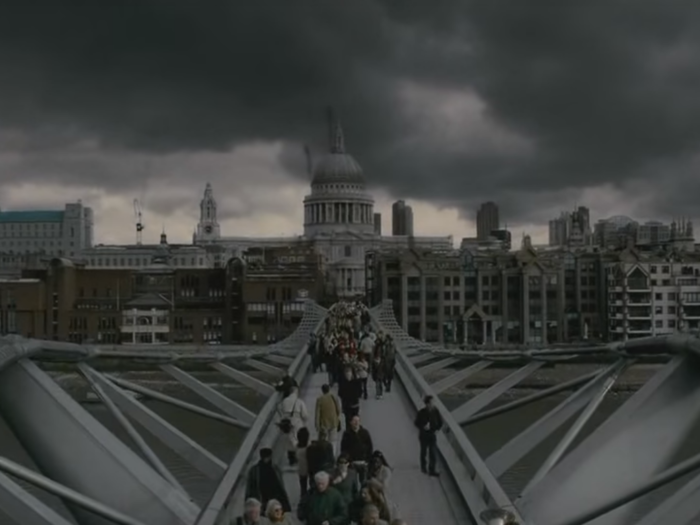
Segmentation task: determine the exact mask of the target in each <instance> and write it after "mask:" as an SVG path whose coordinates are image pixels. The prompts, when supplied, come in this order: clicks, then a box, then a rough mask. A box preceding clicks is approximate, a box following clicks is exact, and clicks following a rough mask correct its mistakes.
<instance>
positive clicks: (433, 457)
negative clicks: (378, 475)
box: [414, 396, 442, 476]
mask: <svg viewBox="0 0 700 525" xmlns="http://www.w3.org/2000/svg"><path fill="white" fill-rule="evenodd" d="M423 402H424V403H425V406H424V407H423V408H421V409H420V410H419V411H418V414H417V415H416V420H415V421H414V423H415V425H416V428H418V441H419V443H420V469H421V471H422V472H423V473H424V474H430V475H431V476H438V475H439V474H438V471H437V470H436V466H435V463H436V461H437V432H439V431H440V429H442V416H441V415H440V412H439V411H438V409H437V408H436V407H435V405H434V404H433V396H425V398H423ZM426 459H427V461H426ZM426 467H427V468H426Z"/></svg>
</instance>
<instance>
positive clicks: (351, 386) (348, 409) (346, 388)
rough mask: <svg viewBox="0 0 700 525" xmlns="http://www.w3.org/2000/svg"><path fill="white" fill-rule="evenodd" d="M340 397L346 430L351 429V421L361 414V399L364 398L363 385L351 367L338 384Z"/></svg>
mask: <svg viewBox="0 0 700 525" xmlns="http://www.w3.org/2000/svg"><path fill="white" fill-rule="evenodd" d="M338 397H339V398H340V402H341V404H342V405H343V415H344V416H345V428H349V427H350V420H351V419H352V418H353V417H355V416H356V415H358V414H359V413H360V398H361V397H362V383H361V382H360V380H359V379H358V378H356V377H355V374H354V373H353V371H352V368H350V367H347V368H346V369H345V371H344V375H343V378H342V379H341V380H340V383H339V384H338Z"/></svg>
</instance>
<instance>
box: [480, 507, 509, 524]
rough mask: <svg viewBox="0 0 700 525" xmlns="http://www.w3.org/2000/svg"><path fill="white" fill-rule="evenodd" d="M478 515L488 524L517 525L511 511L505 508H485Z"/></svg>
mask: <svg viewBox="0 0 700 525" xmlns="http://www.w3.org/2000/svg"><path fill="white" fill-rule="evenodd" d="M479 517H480V518H481V520H482V521H483V522H484V523H487V524H488V525H518V522H517V521H515V516H514V515H513V513H512V512H510V511H509V510H506V509H487V510H485V511H484V512H482V513H481V514H480V515H479Z"/></svg>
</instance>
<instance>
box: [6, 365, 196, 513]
mask: <svg viewBox="0 0 700 525" xmlns="http://www.w3.org/2000/svg"><path fill="white" fill-rule="evenodd" d="M0 412H2V414H3V417H4V419H5V421H6V422H7V424H8V426H9V427H10V428H11V429H12V431H13V432H14V434H15V435H16V436H17V438H18V440H19V441H20V443H22V445H23V446H24V448H25V450H26V451H27V453H28V454H29V456H30V457H31V458H32V460H33V461H34V463H35V464H36V465H37V467H38V468H39V469H40V471H41V472H43V473H44V474H45V475H46V476H47V477H49V478H51V479H52V480H54V481H56V482H57V483H60V484H61V485H64V486H66V487H68V488H70V489H73V490H75V491H76V492H79V493H81V494H84V495H85V496H87V497H90V498H92V499H94V500H97V501H100V502H102V503H104V504H105V505H107V506H109V507H112V508H114V509H120V510H123V511H125V512H126V511H128V512H129V513H131V514H132V515H133V516H134V518H135V519H138V520H141V521H142V522H144V523H149V524H151V525H176V524H177V525H191V524H192V523H193V522H194V519H195V518H196V516H197V512H198V510H199V509H198V508H197V506H196V505H195V504H194V503H192V502H191V501H190V500H189V499H188V498H186V497H185V496H184V495H183V494H182V493H181V492H180V491H179V490H177V489H176V488H175V487H173V486H172V485H170V484H169V483H168V482H167V481H165V480H164V479H163V478H162V477H161V476H160V475H159V474H158V473H157V472H156V471H155V470H153V468H152V467H151V466H150V465H148V464H147V463H146V462H145V461H144V460H143V459H141V458H140V457H139V456H137V455H136V454H135V453H134V452H133V451H132V450H131V449H130V448H129V447H127V446H126V445H125V444H124V443H122V442H121V441H120V440H119V439H118V438H117V437H115V436H114V435H113V434H112V433H111V432H109V431H108V430H107V429H106V428H105V427H104V426H102V424H100V423H99V422H98V421H97V420H96V419H95V418H94V417H93V416H92V415H90V414H89V413H88V412H86V411H85V410H84V409H83V408H82V407H81V406H80V405H79V404H78V403H77V402H76V401H74V400H73V398H71V397H70V395H69V394H68V393H66V392H65V391H64V390H63V389H62V388H61V387H60V386H59V385H57V384H56V383H55V382H54V381H53V379H51V378H50V377H49V376H48V375H47V374H46V373H45V372H43V371H42V370H41V369H39V367H38V366H37V365H36V364H34V363H33V362H31V361H28V360H22V361H19V362H17V363H15V364H14V365H13V366H11V367H10V368H7V369H5V370H3V371H2V372H0ZM47 429H51V431H50V432H47ZM106 472H108V473H109V476H105V473H106ZM127 505H128V509H126V508H125V506H127ZM69 508H70V510H71V512H72V513H73V515H74V516H75V517H76V518H77V519H78V522H79V523H80V524H81V525H107V524H108V523H109V522H108V521H105V520H104V519H103V518H100V517H98V516H96V515H95V514H93V513H91V512H86V511H85V510H83V509H81V508H79V507H76V506H72V505H71V506H70V507H69Z"/></svg>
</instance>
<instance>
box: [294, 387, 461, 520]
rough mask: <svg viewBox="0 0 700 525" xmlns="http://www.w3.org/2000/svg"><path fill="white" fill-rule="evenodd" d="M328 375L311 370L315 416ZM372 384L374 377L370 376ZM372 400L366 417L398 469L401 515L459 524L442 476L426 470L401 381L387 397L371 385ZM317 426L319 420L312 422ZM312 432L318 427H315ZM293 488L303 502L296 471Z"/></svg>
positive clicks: (309, 398)
mask: <svg viewBox="0 0 700 525" xmlns="http://www.w3.org/2000/svg"><path fill="white" fill-rule="evenodd" d="M327 377H328V376H327V374H325V373H317V374H310V375H309V377H308V379H307V380H306V382H305V384H304V385H303V388H302V392H301V395H302V398H303V399H304V401H305V402H306V405H307V407H308V409H309V414H310V415H313V413H314V412H313V411H314V407H315V404H316V398H317V397H318V396H319V395H320V394H321V386H322V385H323V384H324V383H325V382H326V381H327ZM370 383H371V381H370ZM368 389H369V393H370V399H368V400H367V401H362V405H361V407H360V418H361V420H362V424H363V426H364V427H365V428H367V430H369V432H370V433H371V435H372V440H373V441H374V447H375V449H377V450H381V451H382V452H383V453H384V455H385V457H386V458H387V461H388V462H389V464H390V465H391V467H392V469H393V475H392V478H391V480H390V482H389V488H388V491H387V492H388V498H389V501H390V503H391V504H392V506H393V509H394V510H395V512H396V514H398V516H396V517H401V518H403V519H405V520H406V521H407V522H408V523H410V524H411V525H433V524H437V523H440V524H441V525H451V524H455V525H456V524H457V523H458V520H457V518H456V517H455V515H454V513H453V511H452V508H451V506H450V503H449V501H448V497H447V495H446V494H445V492H444V490H443V484H442V483H441V480H440V479H439V478H431V477H429V476H427V475H426V474H423V473H422V472H421V470H420V463H419V457H418V455H419V454H418V440H417V436H416V430H415V427H414V426H413V416H414V414H413V413H411V412H409V407H408V401H407V400H405V399H403V398H404V396H405V394H404V393H403V389H402V388H400V386H399V385H397V388H394V389H392V391H391V392H390V393H388V394H385V395H384V399H381V400H376V399H374V395H373V394H374V387H373V386H372V385H370V386H369V387H368ZM310 426H312V427H313V423H311V424H310ZM309 430H311V433H312V435H315V429H313V428H310V429H309ZM285 481H286V484H287V489H288V490H289V494H290V497H292V498H293V501H294V502H296V501H298V496H299V482H298V480H297V478H296V475H292V474H290V475H287V476H286V479H285Z"/></svg>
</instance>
